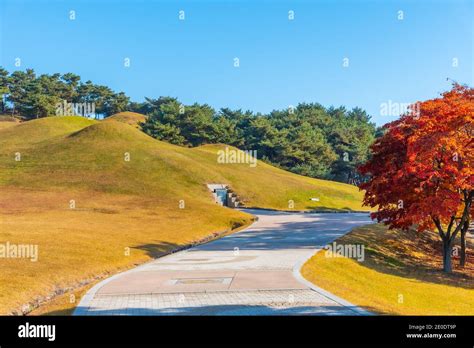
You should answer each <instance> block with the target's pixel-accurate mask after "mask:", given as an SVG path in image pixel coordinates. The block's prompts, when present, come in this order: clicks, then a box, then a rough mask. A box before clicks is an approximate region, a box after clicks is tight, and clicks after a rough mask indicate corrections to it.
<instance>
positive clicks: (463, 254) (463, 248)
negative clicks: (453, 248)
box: [459, 229, 467, 267]
mask: <svg viewBox="0 0 474 348" xmlns="http://www.w3.org/2000/svg"><path fill="white" fill-rule="evenodd" d="M466 233H467V229H463V230H462V231H461V258H460V259H459V265H460V266H461V267H464V266H465V265H466Z"/></svg>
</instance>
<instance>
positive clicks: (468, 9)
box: [0, 0, 474, 125]
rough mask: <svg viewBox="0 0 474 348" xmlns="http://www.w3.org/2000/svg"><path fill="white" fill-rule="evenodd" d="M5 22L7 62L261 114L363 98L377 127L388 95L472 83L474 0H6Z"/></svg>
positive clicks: (401, 98) (408, 96)
mask: <svg viewBox="0 0 474 348" xmlns="http://www.w3.org/2000/svg"><path fill="white" fill-rule="evenodd" d="M70 10H74V11H75V12H76V19H75V20H70V19H69V11H70ZM180 10H184V11H185V16H186V17H185V20H184V21H180V20H179V18H178V12H179V11H180ZM289 10H293V11H294V13H295V19H294V20H293V21H290V20H288V11H289ZM399 10H402V11H403V12H404V19H403V20H398V19H397V16H398V11H399ZM0 20H1V32H0V33H1V38H0V43H1V46H0V48H1V52H0V65H1V66H3V67H4V68H6V69H7V70H9V71H13V70H20V69H21V70H23V69H26V68H34V69H35V70H36V72H38V73H54V72H61V73H65V72H74V73H76V74H78V75H80V76H81V77H82V79H83V80H92V81H93V82H94V83H99V84H104V85H108V86H110V87H111V88H113V89H114V90H116V91H124V92H125V93H127V94H128V95H129V96H130V97H131V98H132V100H135V101H142V100H144V97H145V96H148V97H158V96H161V95H166V96H174V97H178V98H179V99H180V100H181V101H182V102H183V103H185V104H188V103H193V102H199V103H208V104H210V105H211V106H213V107H215V108H220V107H225V106H228V107H231V108H243V109H245V110H246V109H250V110H253V111H256V112H257V111H260V112H269V111H271V110H272V109H279V108H286V107H288V106H289V105H296V104H297V103H299V102H319V103H321V104H323V105H325V106H330V105H335V106H338V105H345V106H347V107H349V108H352V107H354V106H360V107H362V108H364V109H366V110H367V111H368V112H369V113H370V114H371V115H372V116H373V120H374V121H375V122H376V123H377V124H379V125H381V124H383V123H385V122H387V121H390V120H392V119H394V118H395V117H394V116H385V117H384V116H381V115H380V104H381V103H384V102H388V100H392V101H393V102H401V103H405V102H413V101H416V100H422V99H427V98H432V97H435V96H437V95H438V93H440V92H442V91H444V90H446V89H448V88H449V86H450V85H449V82H448V81H446V78H447V77H449V78H451V79H454V80H456V81H458V82H461V83H468V84H470V85H473V80H474V72H473V56H474V52H473V50H474V49H473V38H472V37H473V31H474V29H473V25H474V24H473V22H474V19H473V1H462V0H449V1H448V0H444V1H436V0H431V1H423V0H417V1H414V0H407V1H400V0H397V1H390V0H384V1H376V0H373V1H367V0H361V1H356V0H352V1H329V0H328V1H317V0H315V1H278V0H274V1H259V0H253V1H251V0H248V1H237V0H235V1H224V0H221V1H199V0H194V1H139V0H135V1H134V0H128V1H124V0H122V1H111V0H110V1H101V0H95V1H88V0H75V1H74V0H62V1H54V0H50V1H45V0H31V1H23V0H0ZM17 57H19V58H21V62H22V66H21V67H20V68H15V66H14V63H15V58H17ZM126 57H128V58H130V61H131V66H130V67H129V68H126V67H124V59H125V58H126ZM235 57H238V58H239V59H240V67H239V68H235V67H234V66H233V64H234V61H233V59H234V58H235ZM345 57H347V58H349V67H348V68H344V67H343V66H342V65H343V58H345ZM453 58H457V59H458V62H459V66H458V67H453V66H452V64H453Z"/></svg>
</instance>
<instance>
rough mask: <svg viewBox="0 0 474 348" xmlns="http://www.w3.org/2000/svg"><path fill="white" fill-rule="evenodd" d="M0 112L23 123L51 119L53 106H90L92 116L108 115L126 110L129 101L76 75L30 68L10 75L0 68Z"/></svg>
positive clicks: (53, 113)
mask: <svg viewBox="0 0 474 348" xmlns="http://www.w3.org/2000/svg"><path fill="white" fill-rule="evenodd" d="M0 93H1V94H2V99H1V105H0V110H1V113H2V114H11V115H12V116H21V117H22V118H23V119H25V120H29V119H32V118H39V117H46V116H53V115H55V114H56V110H57V106H58V104H60V103H63V102H64V101H67V103H91V104H94V106H95V114H96V115H102V116H105V117H107V116H110V115H113V114H115V113H117V112H120V111H125V110H127V107H128V105H129V103H130V100H129V98H128V97H127V96H126V95H125V93H123V92H119V93H115V92H114V91H112V90H111V89H110V88H109V87H107V86H101V85H95V84H93V83H92V82H91V81H86V82H82V81H81V78H80V76H78V75H75V74H72V73H67V74H64V75H61V74H52V75H48V74H43V75H39V76H38V75H37V74H36V73H35V72H34V70H33V69H26V70H25V71H15V72H13V73H11V74H9V73H8V71H6V70H5V69H3V68H1V67H0Z"/></svg>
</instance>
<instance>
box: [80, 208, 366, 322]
mask: <svg viewBox="0 0 474 348" xmlns="http://www.w3.org/2000/svg"><path fill="white" fill-rule="evenodd" d="M244 211H246V212H248V213H251V214H253V215H256V216H257V217H258V221H257V222H256V223H254V224H253V225H252V226H250V227H249V228H247V229H245V230H243V231H240V232H238V233H234V234H232V235H229V236H226V237H224V238H221V239H219V240H216V241H213V242H210V243H207V244H204V245H200V246H197V247H194V248H191V249H188V250H185V251H181V252H177V253H175V254H171V255H168V256H165V257H162V258H159V259H156V260H154V261H152V262H149V263H147V264H144V265H142V266H139V267H137V268H134V269H132V270H130V271H127V272H124V273H121V274H118V275H115V276H113V277H111V278H108V279H106V280H104V281H102V282H101V283H99V284H97V285H96V286H95V287H93V288H92V289H91V290H90V291H89V292H88V293H87V294H86V296H84V297H83V299H82V300H81V302H80V304H79V306H78V307H77V309H76V311H75V314H76V315H292V314H293V315H298V314H314V315H355V314H363V311H362V310H360V309H358V308H356V307H354V306H352V305H351V304H349V303H347V302H345V301H344V300H341V299H338V298H337V297H335V296H332V295H331V294H329V293H327V292H325V291H324V290H322V289H319V288H316V287H314V286H311V284H310V283H309V282H307V281H305V280H304V279H303V278H302V277H301V276H300V274H299V268H300V267H301V265H302V263H303V262H304V261H305V260H306V259H308V258H309V257H310V256H311V255H313V254H314V253H315V252H316V251H317V250H318V249H321V248H322V247H323V246H324V245H326V244H328V243H330V242H332V241H333V240H334V239H336V238H338V237H339V236H341V235H343V234H345V233H347V232H348V231H349V230H351V229H352V228H353V227H355V226H359V225H364V224H367V223H369V222H370V219H369V217H368V214H330V213H327V214H303V213H283V212H274V211H262V210H251V209H247V210H244Z"/></svg>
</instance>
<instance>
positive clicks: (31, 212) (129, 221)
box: [0, 117, 361, 313]
mask: <svg viewBox="0 0 474 348" xmlns="http://www.w3.org/2000/svg"><path fill="white" fill-rule="evenodd" d="M137 121H138V120H137ZM127 123H129V122H127ZM127 123H123V122H117V121H114V120H113V119H110V120H107V121H102V122H99V121H93V120H88V119H85V118H81V117H50V118H45V119H38V120H33V121H28V122H24V123H21V124H19V125H16V126H14V127H8V128H5V129H2V130H0V191H1V193H2V194H1V195H0V243H6V242H9V243H11V244H35V245H38V248H39V260H38V261H37V262H31V261H30V260H29V259H13V258H10V259H6V258H1V259H0V313H10V312H12V311H18V309H19V308H21V307H22V305H24V304H25V303H29V302H32V301H37V302H44V301H49V300H50V298H54V297H56V295H58V294H61V293H63V292H66V293H69V292H72V291H77V290H74V289H80V288H81V287H84V286H85V285H86V284H87V283H89V282H94V281H97V279H99V278H101V277H105V276H107V275H109V274H111V273H115V272H117V271H118V270H122V269H126V268H130V267H132V266H133V265H135V264H138V263H143V262H145V261H147V260H149V259H151V258H153V257H157V256H159V255H162V254H163V253H166V252H169V251H170V250H172V249H174V248H177V247H179V246H183V245H185V244H189V243H192V242H194V241H196V240H200V239H202V238H204V237H206V236H209V235H211V234H212V233H215V232H218V231H224V230H229V229H230V228H233V227H237V226H241V225H244V224H247V223H249V222H250V221H251V218H250V216H249V215H247V214H244V213H241V212H239V211H236V210H232V209H228V208H223V207H220V206H217V205H216V204H215V203H214V202H213V200H212V197H211V194H210V192H208V190H207V188H206V186H205V184H206V183H211V182H215V183H227V184H230V185H231V186H232V187H233V188H234V189H235V190H236V192H237V193H238V194H239V195H240V196H241V198H242V199H243V200H244V201H245V202H246V203H247V204H249V205H252V206H261V207H268V208H284V209H287V204H288V200H290V199H293V200H294V201H295V208H296V209H305V208H317V207H326V208H331V209H343V208H350V209H360V197H361V195H360V193H359V192H358V190H357V188H355V187H352V186H349V185H344V184H338V183H332V182H327V181H323V180H315V179H308V178H305V177H301V176H298V175H294V174H291V173H288V172H285V171H283V170H279V169H276V168H273V167H271V166H269V165H266V164H263V163H259V164H258V165H257V167H256V168H251V167H250V166H249V165H248V164H227V165H226V164H219V163H217V161H216V151H217V149H221V148H223V146H205V147H202V148H196V149H189V148H182V147H177V146H174V145H170V144H168V143H164V142H160V141H157V140H155V139H153V138H151V137H148V136H147V135H145V134H144V133H142V132H141V131H139V130H138V129H136V128H135V127H134V126H133V125H129V124H127ZM18 155H20V156H21V160H19V161H17V160H16V159H18ZM310 197H319V198H320V201H319V202H311V201H309V198H310ZM180 200H183V201H184V204H185V206H184V209H181V208H180V207H179V201H180ZM66 295H67V294H66ZM63 298H64V301H65V302H64V303H63V304H59V305H58V304H56V305H55V307H54V308H55V309H57V308H58V307H61V306H62V305H64V308H67V307H70V306H71V305H70V304H69V296H63ZM58 299H60V297H57V298H56V301H58Z"/></svg>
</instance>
